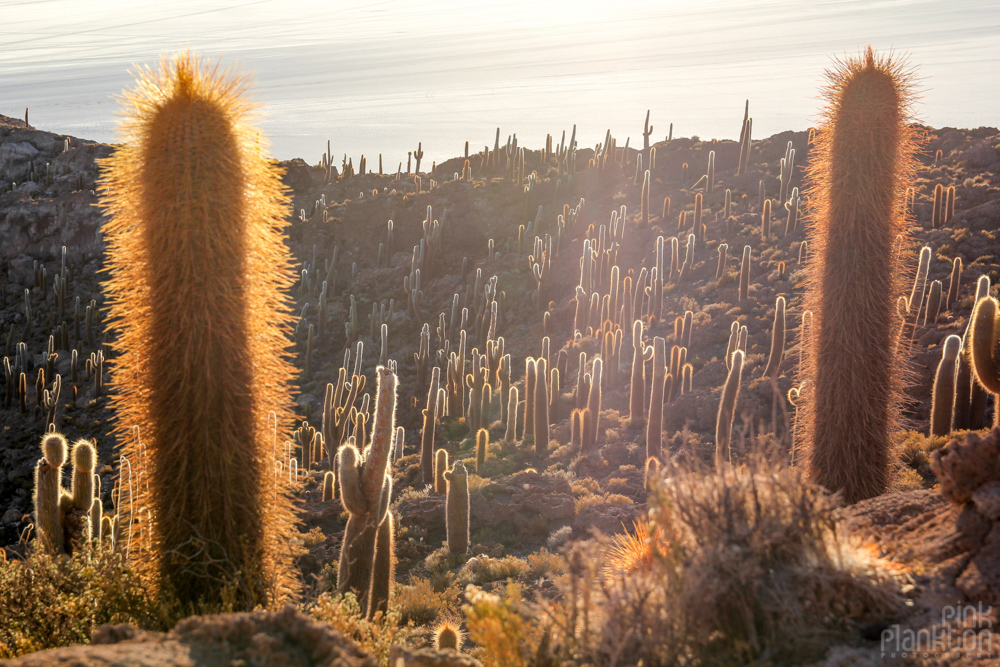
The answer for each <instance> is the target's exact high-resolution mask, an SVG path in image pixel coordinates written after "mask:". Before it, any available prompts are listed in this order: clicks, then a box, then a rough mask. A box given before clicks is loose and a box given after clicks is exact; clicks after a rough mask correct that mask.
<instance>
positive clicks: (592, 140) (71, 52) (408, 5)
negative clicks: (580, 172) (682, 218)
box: [0, 0, 1000, 170]
mask: <svg viewBox="0 0 1000 667" xmlns="http://www.w3.org/2000/svg"><path fill="white" fill-rule="evenodd" d="M0 16H2V17H3V20H2V21H0V113H3V114H5V115H8V116H16V117H23V114H24V108H25V107H26V106H27V107H30V119H31V123H32V125H34V126H36V127H39V128H41V129H46V130H50V131H53V132H58V133H65V134H71V135H74V136H79V137H84V138H88V139H96V140H99V141H113V140H115V139H116V138H117V135H116V131H115V126H116V122H117V121H116V116H115V113H116V111H117V110H118V108H119V104H118V103H117V102H116V100H115V96H116V95H117V94H119V93H120V92H121V91H122V89H123V88H125V87H127V86H129V85H130V83H131V81H132V75H131V73H130V72H131V71H134V70H135V67H136V65H138V64H152V63H155V62H156V61H158V60H159V58H160V57H161V56H162V55H164V54H171V53H176V52H177V51H179V50H181V49H184V48H190V49H192V50H193V51H195V52H196V53H198V54H200V55H204V56H207V57H209V58H212V59H221V61H222V63H223V64H224V65H226V64H235V65H238V66H240V67H242V68H243V69H244V70H245V71H247V72H249V73H252V74H253V76H254V78H255V80H256V82H257V83H256V85H255V87H254V88H253V95H254V97H255V98H256V99H257V101H259V102H260V103H261V105H262V110H261V111H262V118H261V119H260V122H259V124H260V126H261V128H262V130H263V132H264V134H265V135H266V136H268V137H269V139H270V143H271V147H270V151H271V154H272V155H274V156H275V157H278V158H280V159H290V158H294V157H301V158H304V159H306V160H307V161H308V162H311V163H316V162H318V161H319V157H320V155H321V154H322V153H323V151H325V149H326V142H327V140H330V141H331V145H332V148H333V152H334V153H335V154H336V155H338V156H341V155H343V154H347V155H349V156H352V157H353V158H354V161H355V164H357V160H358V158H359V157H360V155H361V154H362V153H364V154H365V155H366V156H368V158H369V160H368V163H369V165H373V162H374V161H377V155H378V154H379V153H382V154H383V155H384V160H385V163H386V169H387V170H390V169H395V165H396V164H397V163H398V162H400V161H401V162H403V163H404V165H405V161H406V153H407V151H410V150H415V149H416V146H417V142H422V144H423V149H424V152H425V157H424V159H425V160H427V161H431V160H444V159H447V158H450V157H455V156H457V155H459V154H461V153H462V152H463V151H464V144H465V141H467V140H468V141H469V142H470V144H471V150H473V151H475V150H479V149H481V148H482V147H483V146H484V145H487V144H488V145H490V146H492V144H493V139H494V136H495V133H496V128H497V127H498V126H499V127H500V128H501V133H502V136H503V139H504V140H505V139H506V137H507V135H508V134H511V133H517V135H518V138H519V141H520V142H521V143H522V145H528V146H531V147H540V146H541V145H542V143H543V142H544V140H545V135H546V133H551V134H552V135H553V136H554V137H555V139H556V141H558V139H559V136H560V133H561V132H562V131H563V130H567V131H568V130H570V129H571V128H572V125H573V124H574V123H576V124H577V126H578V133H577V138H578V142H579V144H580V145H582V146H591V145H594V144H596V143H597V142H599V141H601V140H603V138H604V134H605V131H606V130H607V129H611V131H612V133H613V134H614V135H615V136H616V137H618V138H619V145H621V144H622V143H624V139H625V138H626V137H631V138H632V141H633V143H634V142H635V141H636V140H637V139H641V136H642V125H643V120H644V118H645V115H646V110H647V109H650V110H651V122H652V124H653V127H654V133H653V137H654V140H657V139H662V138H663V137H665V136H666V134H667V132H668V130H669V126H670V124H671V123H673V126H674V136H692V135H697V136H700V137H702V138H719V139H725V138H735V137H736V136H737V135H738V133H739V130H740V125H741V121H742V118H743V103H744V100H746V99H749V100H750V110H751V116H753V118H754V135H755V136H756V137H763V136H768V135H770V134H774V133H777V132H781V131H784V130H802V129H805V128H807V127H809V126H810V125H811V124H813V123H815V121H816V119H817V112H818V110H819V108H820V100H819V99H818V91H819V89H820V87H821V86H822V84H823V71H824V70H825V69H826V68H828V67H829V66H830V65H831V63H832V62H833V60H832V59H833V58H835V57H837V56H841V57H842V56H844V55H845V54H856V53H857V52H858V51H859V49H861V48H863V47H864V46H865V45H866V44H868V43H871V44H872V45H873V46H874V47H875V48H876V49H878V50H880V51H887V50H890V49H891V50H893V51H895V52H896V53H899V54H903V55H905V56H906V57H907V58H908V59H909V62H910V63H911V64H912V65H913V66H914V67H915V72H916V74H917V76H918V83H919V88H920V91H921V101H920V103H919V104H918V105H917V109H916V111H917V115H918V116H919V117H920V119H921V120H922V121H923V122H926V123H928V124H930V125H933V126H936V127H941V126H955V127H978V126H982V125H991V126H997V125H1000V111H998V105H997V101H998V100H1000V75H998V74H997V72H1000V3H998V2H995V0H994V1H993V2H973V1H970V0H955V1H953V2H947V3H943V2H940V0H935V1H929V0H927V1H925V0H910V1H903V0H865V1H855V0H842V1H837V2H829V1H818V2H802V1H796V0H761V1H758V2H753V3H748V2H745V1H733V0H705V1H702V2H676V1H673V0H660V1H659V2H649V1H642V2H628V1H625V0H622V1H620V2H616V3H608V2H606V1H604V2H590V1H588V0H577V1H563V0H535V1H531V2H525V1H522V0H511V1H507V2H497V3H477V2H474V1H472V0H465V1H461V2H457V1H454V0H440V1H437V2H434V3H416V2H410V1H403V0H385V1H382V2H368V3H364V2H346V1H337V0H326V1H315V0H244V1H242V2H240V1H239V0H230V1H220V0H200V1H193V0H175V1H173V2H167V3H164V2H162V0H156V1H149V0H129V1H127V2H117V1H112V0H88V1H87V2H81V1H80V0H0Z"/></svg>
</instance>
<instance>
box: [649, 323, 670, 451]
mask: <svg viewBox="0 0 1000 667" xmlns="http://www.w3.org/2000/svg"><path fill="white" fill-rule="evenodd" d="M666 346H667V343H666V341H665V340H664V339H663V338H662V337H660V336H656V337H655V338H653V380H652V386H651V387H650V391H649V419H648V420H647V422H646V459H650V458H654V459H658V458H659V456H660V448H661V447H662V443H663V382H664V380H665V379H666V372H667V364H666V355H667V352H666Z"/></svg>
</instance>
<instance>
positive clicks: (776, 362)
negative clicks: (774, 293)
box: [764, 296, 785, 378]
mask: <svg viewBox="0 0 1000 667" xmlns="http://www.w3.org/2000/svg"><path fill="white" fill-rule="evenodd" d="M784 353H785V297H783V296H779V297H778V299H777V301H776V302H775V304H774V327H773V328H772V329H771V356H770V357H769V358H768V360H767V368H765V369H764V377H767V378H773V377H775V376H777V375H778V369H779V368H780V367H781V357H782V356H783V355H784Z"/></svg>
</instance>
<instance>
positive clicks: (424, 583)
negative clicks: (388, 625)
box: [393, 578, 459, 625]
mask: <svg viewBox="0 0 1000 667" xmlns="http://www.w3.org/2000/svg"><path fill="white" fill-rule="evenodd" d="M395 593H396V596H395V599H394V601H393V602H394V604H395V605H396V606H397V608H398V609H399V619H400V622H401V623H404V624H405V623H409V622H411V621H412V622H413V623H414V624H415V625H428V624H430V623H433V622H434V621H436V620H438V618H439V617H440V616H442V615H444V614H445V613H446V612H448V611H451V605H450V604H449V601H450V600H453V599H457V598H458V594H459V590H458V589H456V588H450V587H449V588H446V589H445V590H444V591H440V592H439V591H436V590H434V586H432V585H431V582H430V580H428V579H422V578H414V579H413V581H412V582H411V583H410V584H409V585H408V586H397V587H396V591H395Z"/></svg>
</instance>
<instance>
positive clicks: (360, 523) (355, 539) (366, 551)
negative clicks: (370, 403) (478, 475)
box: [337, 366, 396, 611]
mask: <svg viewBox="0 0 1000 667" xmlns="http://www.w3.org/2000/svg"><path fill="white" fill-rule="evenodd" d="M376 373H377V375H378V385H377V388H376V390H375V392H376V397H377V398H376V401H375V415H374V422H373V425H372V435H371V443H370V445H369V447H368V448H367V449H366V450H365V457H364V459H363V460H362V459H361V454H359V453H358V450H357V448H356V447H355V446H354V443H353V442H351V441H350V440H349V441H348V444H346V445H344V446H343V447H341V448H340V454H339V457H340V490H341V500H343V502H344V507H345V508H346V509H347V511H348V512H349V513H350V518H349V519H348V520H347V526H346V527H345V528H344V542H343V545H342V546H341V550H340V568H339V570H338V573H337V590H338V592H340V593H346V592H348V591H353V592H354V593H355V595H357V596H358V600H359V601H360V602H361V607H362V609H363V610H365V611H367V609H368V604H367V603H368V593H369V590H370V588H371V577H372V568H373V565H374V559H375V551H376V546H375V544H376V538H377V532H378V528H379V525H380V524H382V522H383V521H384V520H385V517H386V513H387V511H388V508H389V497H390V495H391V493H392V478H391V476H389V475H388V473H387V471H388V468H389V456H390V454H391V452H390V450H391V449H392V436H393V432H394V431H395V429H396V426H395V419H396V375H395V373H393V372H392V371H390V370H389V369H387V368H384V367H382V366H379V367H378V368H377V369H376Z"/></svg>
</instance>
